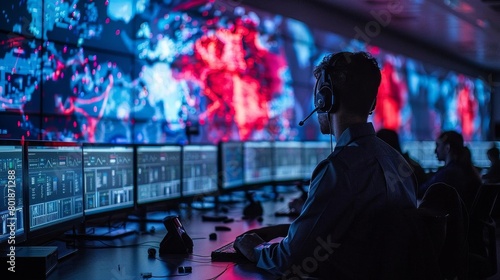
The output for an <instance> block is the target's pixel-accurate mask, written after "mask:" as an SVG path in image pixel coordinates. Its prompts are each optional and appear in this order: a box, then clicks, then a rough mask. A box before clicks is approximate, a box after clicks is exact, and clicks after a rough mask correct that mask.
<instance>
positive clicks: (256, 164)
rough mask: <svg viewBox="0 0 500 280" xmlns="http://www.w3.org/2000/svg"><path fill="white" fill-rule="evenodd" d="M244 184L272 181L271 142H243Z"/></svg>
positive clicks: (268, 182)
mask: <svg viewBox="0 0 500 280" xmlns="http://www.w3.org/2000/svg"><path fill="white" fill-rule="evenodd" d="M243 157H244V178H243V180H244V183H245V185H265V184H270V183H272V181H273V144H272V142H270V141H260V142H258V141H249V142H244V144H243Z"/></svg>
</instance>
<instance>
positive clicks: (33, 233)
mask: <svg viewBox="0 0 500 280" xmlns="http://www.w3.org/2000/svg"><path fill="white" fill-rule="evenodd" d="M32 147H55V148H63V147H77V148H79V150H80V159H81V162H82V167H81V177H80V179H81V180H80V183H81V187H82V197H81V198H82V203H83V150H82V144H81V143H78V142H64V141H44V140H34V141H25V145H24V151H25V152H24V169H25V171H24V178H23V179H24V182H26V183H25V184H24V190H25V195H26V197H27V199H28V204H27V205H28V211H26V212H27V213H26V217H27V219H26V223H27V225H28V227H27V228H28V233H27V241H26V243H27V244H28V245H41V244H44V243H47V242H51V241H54V240H56V239H57V237H59V236H61V235H63V234H64V233H65V232H67V231H76V230H77V229H78V228H79V227H80V226H81V225H82V224H83V222H84V211H83V205H82V212H81V214H80V215H78V216H75V217H73V218H71V219H67V220H64V221H61V222H59V223H50V224H47V225H44V226H41V227H38V228H36V229H32V227H31V222H30V219H29V217H30V216H31V215H30V210H29V206H30V205H31V199H30V197H29V186H28V184H27V182H29V164H28V158H29V157H28V154H29V152H30V148H32Z"/></svg>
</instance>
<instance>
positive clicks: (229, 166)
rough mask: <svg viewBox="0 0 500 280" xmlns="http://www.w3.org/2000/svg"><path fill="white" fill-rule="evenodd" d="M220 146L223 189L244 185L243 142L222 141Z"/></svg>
mask: <svg viewBox="0 0 500 280" xmlns="http://www.w3.org/2000/svg"><path fill="white" fill-rule="evenodd" d="M219 148H220V149H219V151H220V168H221V169H220V170H221V173H220V174H221V186H222V189H230V188H235V187H239V186H243V142H221V143H220V146H219Z"/></svg>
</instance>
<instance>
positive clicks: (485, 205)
mask: <svg viewBox="0 0 500 280" xmlns="http://www.w3.org/2000/svg"><path fill="white" fill-rule="evenodd" d="M499 191H500V183H485V184H482V185H481V186H480V187H479V190H478V191H477V194H476V198H475V199H474V202H473V203H472V207H471V215H470V216H471V218H473V219H478V220H481V221H487V220H489V219H490V217H491V212H492V211H493V208H494V207H495V202H496V200H497V197H498V193H499Z"/></svg>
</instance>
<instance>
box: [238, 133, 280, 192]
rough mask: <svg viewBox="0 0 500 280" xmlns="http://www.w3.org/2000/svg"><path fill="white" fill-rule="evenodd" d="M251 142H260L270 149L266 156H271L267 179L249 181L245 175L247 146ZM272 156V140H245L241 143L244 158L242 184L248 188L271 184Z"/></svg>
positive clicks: (251, 143)
mask: <svg viewBox="0 0 500 280" xmlns="http://www.w3.org/2000/svg"><path fill="white" fill-rule="evenodd" d="M253 144H258V145H259V144H260V145H265V146H266V148H269V149H270V151H269V153H268V156H269V157H270V158H271V171H270V175H269V179H261V180H256V181H251V180H248V176H247V173H246V172H247V168H248V166H247V161H248V160H249V159H248V158H247V151H246V149H247V146H248V145H253ZM272 156H273V141H267V140H266V141H245V142H244V144H243V158H244V161H243V172H244V173H243V183H244V185H245V186H246V187H247V188H249V187H262V186H268V185H271V184H273V174H274V170H273V168H274V159H273V158H272Z"/></svg>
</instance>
